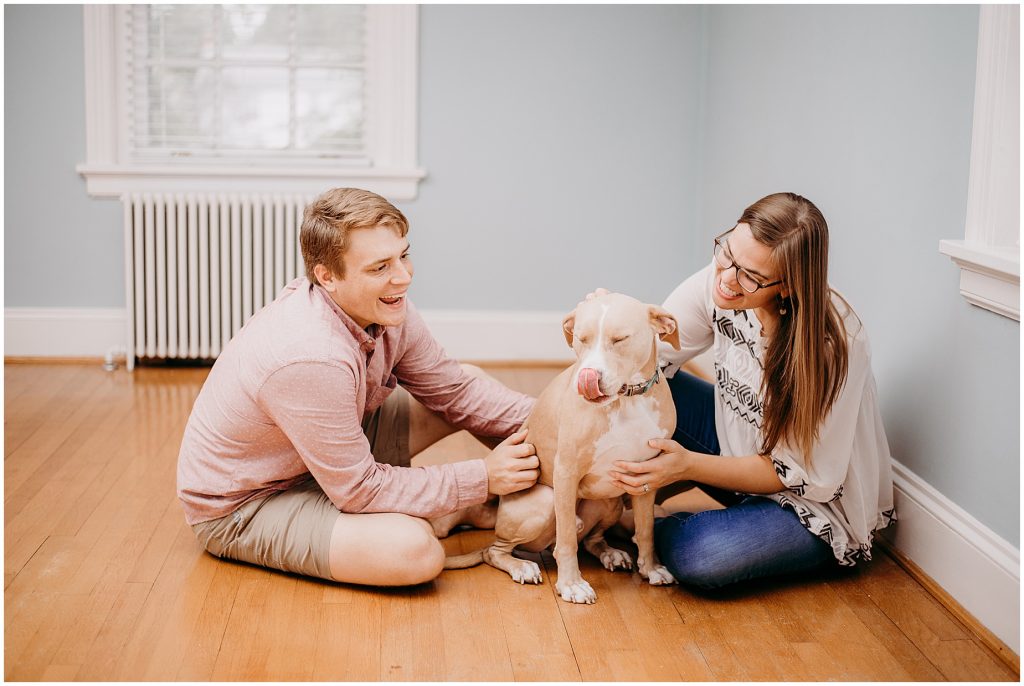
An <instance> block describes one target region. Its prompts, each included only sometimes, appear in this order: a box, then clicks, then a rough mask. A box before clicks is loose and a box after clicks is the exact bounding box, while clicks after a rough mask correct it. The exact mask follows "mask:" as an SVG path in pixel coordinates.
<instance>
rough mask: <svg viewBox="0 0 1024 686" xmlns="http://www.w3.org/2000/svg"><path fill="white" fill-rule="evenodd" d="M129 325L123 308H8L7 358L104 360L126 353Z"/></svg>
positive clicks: (6, 314)
mask: <svg viewBox="0 0 1024 686" xmlns="http://www.w3.org/2000/svg"><path fill="white" fill-rule="evenodd" d="M127 321H128V317H127V314H126V313H125V310H124V308H123V307H122V308H116V307H115V308H49V307H47V308H41V307H8V308H6V309H4V355H5V356H8V357H104V356H105V355H106V354H107V353H108V352H110V351H112V350H121V351H123V350H124V348H125V344H126V341H127V338H126V336H127V329H126V326H127ZM122 354H123V353H122Z"/></svg>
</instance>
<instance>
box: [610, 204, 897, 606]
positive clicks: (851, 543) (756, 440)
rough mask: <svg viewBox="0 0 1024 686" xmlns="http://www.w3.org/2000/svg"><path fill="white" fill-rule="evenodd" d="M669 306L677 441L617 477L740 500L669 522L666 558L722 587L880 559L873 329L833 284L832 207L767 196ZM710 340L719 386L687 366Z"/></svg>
mask: <svg viewBox="0 0 1024 686" xmlns="http://www.w3.org/2000/svg"><path fill="white" fill-rule="evenodd" d="M665 308H666V309H667V310H669V311H670V312H672V314H674V315H675V316H676V318H677V320H678V322H679V331H680V341H681V342H682V349H681V350H679V351H675V350H670V349H666V350H663V351H662V355H663V357H664V359H665V360H667V361H668V362H669V366H668V368H666V370H665V374H666V376H667V377H669V379H668V384H669V387H670V388H671V390H672V396H673V399H674V400H675V404H676V409H677V415H678V418H677V428H676V432H675V435H674V436H673V438H674V440H667V439H666V440H655V441H652V442H651V445H652V446H653V447H656V448H659V449H660V450H661V451H662V454H661V455H659V456H657V457H655V458H653V459H651V460H648V461H647V462H635V463H634V462H617V463H616V468H617V470H618V471H617V472H616V478H617V479H618V483H619V485H620V487H622V488H623V489H624V490H626V491H627V492H629V493H643V492H647V491H648V490H649V489H651V488H660V487H663V486H669V485H671V484H673V483H676V482H678V481H683V480H687V481H693V482H697V483H698V484H701V485H705V486H706V487H710V488H705V490H707V491H708V492H709V493H712V494H713V495H715V497H716V498H719V499H721V500H722V501H723V504H725V505H726V507H725V508H724V509H713V510H707V511H704V512H698V513H693V514H691V513H686V512H680V513H675V514H672V515H670V516H668V517H665V518H662V519H659V520H658V522H657V524H656V527H655V541H656V545H657V550H658V554H659V556H660V557H661V561H662V563H663V564H665V565H666V566H667V567H668V568H669V570H670V571H671V572H672V573H673V574H674V575H675V577H676V579H677V580H678V581H679V582H680V583H685V584H690V585H695V586H699V587H704V588H715V587H719V586H724V585H727V584H731V583H734V582H737V581H742V580H745V579H753V578H758V577H767V576H775V575H779V574H790V573H795V572H806V571H809V570H814V569H819V568H822V567H826V566H831V565H835V564H839V565H846V566H849V565H853V564H855V563H857V562H859V561H860V560H867V559H870V557H871V540H872V536H873V532H874V531H875V530H876V529H880V528H883V527H885V526H887V525H888V524H889V523H890V522H892V521H893V520H894V519H895V516H894V511H893V499H892V476H891V471H890V455H889V447H888V444H887V443H886V439H885V432H884V430H883V428H882V421H881V417H880V416H879V411H878V397H877V392H876V389H875V382H874V378H873V376H872V374H871V366H870V361H871V360H870V357H871V354H870V348H869V345H868V338H867V334H866V333H865V331H864V329H863V327H862V325H861V322H860V320H859V319H858V318H857V316H856V314H854V312H853V310H852V309H851V308H850V306H849V305H848V304H847V303H846V301H845V300H843V298H842V297H841V296H840V295H839V294H838V293H836V292H835V291H834V290H832V289H831V288H830V287H829V285H828V227H827V225H826V224H825V219H824V217H823V216H822V215H821V212H819V211H818V208H817V207H815V206H814V205H813V204H812V203H811V202H810V201H809V200H807V199H805V198H802V197H800V196H798V195H794V194H792V193H777V194H774V195H769V196H768V197H765V198H762V199H761V200H759V201H757V202H756V203H754V204H753V205H751V206H750V207H749V208H747V210H746V211H745V212H744V213H743V215H742V216H741V217H740V218H739V220H738V222H737V224H736V226H735V227H733V228H732V229H730V230H729V231H726V232H725V233H723V234H722V235H720V236H718V237H717V238H715V241H714V258H713V259H712V261H711V264H709V265H708V266H707V267H706V268H704V269H703V270H701V271H699V272H698V273H696V274H694V275H693V276H691V277H690V278H689V279H687V280H686V281H684V282H683V283H682V284H681V285H680V286H679V287H678V288H676V289H675V291H673V292H672V294H671V295H669V297H668V299H667V300H666V301H665ZM709 347H710V348H712V350H713V355H714V363H715V375H716V383H715V384H714V385H712V384H710V383H707V382H705V381H703V380H701V379H698V378H696V377H694V376H692V375H690V374H687V373H686V372H682V371H678V370H679V367H680V366H681V365H682V364H683V363H684V362H686V361H687V360H689V359H691V358H693V357H694V356H696V355H697V354H699V353H701V352H703V351H705V350H707V349H708V348H709ZM719 489H721V490H719Z"/></svg>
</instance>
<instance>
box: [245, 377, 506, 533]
mask: <svg viewBox="0 0 1024 686" xmlns="http://www.w3.org/2000/svg"><path fill="white" fill-rule="evenodd" d="M357 391H358V383H357V380H356V376H355V374H354V372H353V371H352V370H351V369H350V368H347V367H346V366H345V365H344V364H331V363H323V362H297V363H294V364H290V365H287V366H285V367H282V368H281V369H279V370H277V371H276V372H274V373H273V374H272V375H270V376H269V377H268V378H267V381H266V382H265V383H264V385H263V387H262V388H261V389H260V393H259V397H258V400H259V403H260V404H261V406H262V407H263V408H264V410H265V412H266V413H267V415H268V416H269V417H270V418H271V419H272V420H273V421H274V423H275V424H276V425H277V426H278V427H279V428H280V429H281V431H282V432H283V433H284V434H285V435H286V436H287V438H288V440H289V441H290V442H291V444H292V445H293V446H294V448H295V450H296V451H297V452H298V454H299V457H300V458H301V459H302V461H303V463H304V464H305V465H306V467H307V468H308V469H309V472H310V473H311V474H312V475H313V477H314V478H315V479H316V480H317V482H318V483H319V484H320V487H321V488H322V489H323V490H324V493H325V494H327V496H328V497H329V498H330V499H331V502H332V503H334V505H335V507H337V508H338V509H339V510H340V511H342V512H348V513H367V512H400V513H404V514H408V515H413V516H417V517H428V518H429V517H436V516H440V515H443V514H447V513H449V512H453V511H455V510H457V509H459V508H462V507H466V506H468V505H475V504H478V503H482V502H483V501H484V500H486V499H487V471H486V468H485V466H484V463H483V461H482V460H467V461H463V462H456V463H451V464H441V465H431V466H428V467H394V466H391V465H387V464H381V463H378V462H376V461H375V460H374V458H373V455H372V454H371V452H370V445H369V442H368V441H367V438H366V435H365V434H364V433H363V430H362V426H361V421H360V420H361V417H359V416H357V412H358V408H357V406H356V404H355V403H354V402H352V398H353V397H354V395H355V393H356V392H357Z"/></svg>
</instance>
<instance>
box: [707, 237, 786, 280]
mask: <svg viewBox="0 0 1024 686" xmlns="http://www.w3.org/2000/svg"><path fill="white" fill-rule="evenodd" d="M731 232H732V229H729V230H728V231H726V232H725V233H723V234H722V235H720V236H718V237H717V238H715V262H717V263H718V266H719V267H721V268H722V269H731V268H732V267H736V282H737V283H738V284H739V285H740V288H742V289H743V290H745V291H746V292H747V293H756V292H757V291H758V289H760V288H770V287H772V286H778V285H779V284H780V283H782V279H779V280H778V281H772V282H771V283H761V282H760V281H758V280H757V279H755V278H754V276H753V275H752V274H751V273H750V272H748V271H747V270H746V269H744V268H743V267H740V266H739V265H737V264H736V263H735V262H733V261H732V255H731V254H729V251H728V250H727V249H726V247H725V246H724V245H722V239H723V238H724V237H725V236H727V235H729V234H730V233H731Z"/></svg>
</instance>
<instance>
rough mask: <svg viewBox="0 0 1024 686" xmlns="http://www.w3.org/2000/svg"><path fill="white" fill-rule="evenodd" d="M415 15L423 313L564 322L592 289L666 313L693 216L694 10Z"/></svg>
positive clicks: (434, 8) (412, 208)
mask: <svg viewBox="0 0 1024 686" xmlns="http://www.w3.org/2000/svg"><path fill="white" fill-rule="evenodd" d="M420 13H421V14H420V18H421V23H420V27H421V28H420V35H421V43H420V79H421V80H420V92H421V96H420V160H421V163H422V164H423V166H424V167H425V168H426V169H427V171H428V173H429V176H428V177H427V179H426V181H425V182H424V183H423V184H422V186H421V189H420V197H419V198H418V199H417V200H416V201H415V202H413V203H407V204H405V205H403V206H402V208H403V210H408V214H409V217H410V220H411V221H412V224H413V231H414V233H413V234H412V235H411V240H412V241H413V251H414V255H415V261H416V267H417V269H418V270H419V275H420V277H421V278H418V282H417V283H416V284H415V285H414V286H413V288H414V298H415V299H416V300H417V302H419V303H420V304H421V305H424V306H429V307H435V308H470V309H526V310H529V309H538V310H566V311H568V310H569V309H571V308H572V307H573V306H574V305H575V304H576V303H577V302H578V301H579V300H580V298H581V297H582V296H584V295H585V294H586V293H587V292H588V291H590V290H593V288H594V287H596V286H599V285H602V286H606V287H608V288H613V289H624V290H628V291H629V292H631V293H632V294H634V295H635V296H636V297H638V298H642V299H645V300H649V301H657V302H660V301H661V299H662V298H663V297H664V294H665V293H666V292H667V291H668V290H669V289H670V288H671V287H672V286H673V285H674V284H673V281H674V280H675V278H676V275H677V274H678V270H677V265H678V264H679V259H680V255H681V254H684V252H685V251H684V250H683V246H684V245H686V242H687V241H688V239H689V237H690V236H691V235H692V233H693V229H694V221H695V219H696V206H695V196H696V181H697V173H698V169H699V159H698V154H697V134H698V131H697V116H698V109H697V108H698V104H699V95H700V87H699V86H700V82H699V78H700V63H699V60H700V54H701V46H700V39H701V13H702V10H701V8H700V7H695V6H647V7H630V6H580V5H573V6H550V5H548V6H545V5H532V6H531V5H517V6H501V5H490V6H472V5H470V6H463V5H459V6H451V5H448V6H445V5H424V6H422V7H421V9H420Z"/></svg>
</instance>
